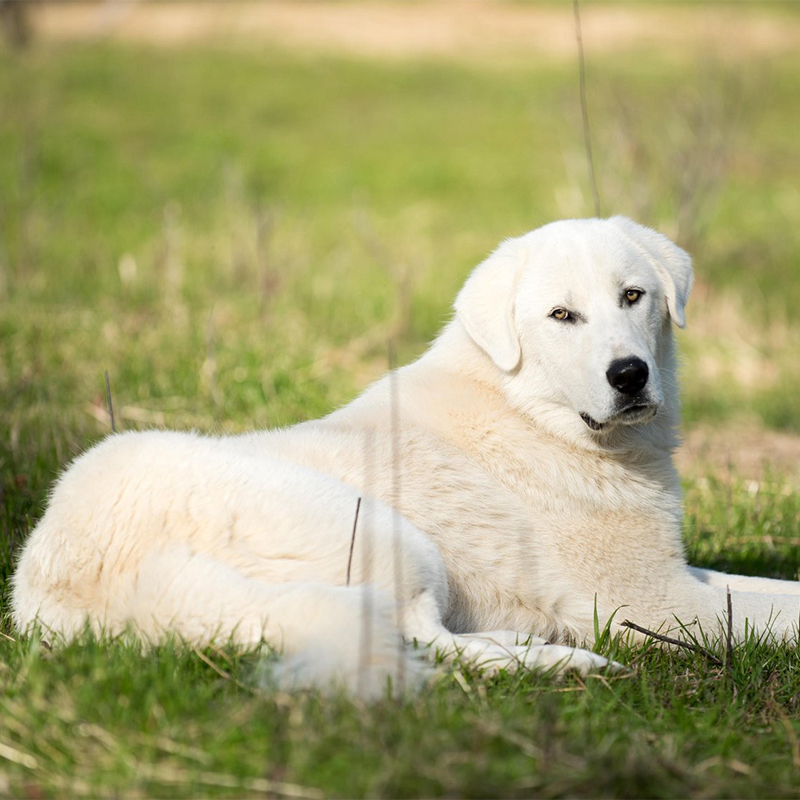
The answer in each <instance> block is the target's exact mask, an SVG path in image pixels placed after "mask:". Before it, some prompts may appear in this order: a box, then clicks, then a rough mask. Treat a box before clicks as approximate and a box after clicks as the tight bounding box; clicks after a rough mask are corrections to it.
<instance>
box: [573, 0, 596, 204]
mask: <svg viewBox="0 0 800 800" xmlns="http://www.w3.org/2000/svg"><path fill="white" fill-rule="evenodd" d="M572 9H573V11H574V13H575V38H576V39H577V42H578V75H579V81H580V98H581V117H582V118H583V141H584V145H585V146H586V161H587V162H588V165H589V178H590V179H591V182H592V195H593V197H594V213H595V216H597V217H599V216H600V193H599V192H598V191H597V179H596V177H595V173H594V157H593V156H592V134H591V131H590V130H589V109H588V107H587V105H586V62H585V60H584V57H583V36H582V35H581V12H580V8H579V7H578V0H573V2H572Z"/></svg>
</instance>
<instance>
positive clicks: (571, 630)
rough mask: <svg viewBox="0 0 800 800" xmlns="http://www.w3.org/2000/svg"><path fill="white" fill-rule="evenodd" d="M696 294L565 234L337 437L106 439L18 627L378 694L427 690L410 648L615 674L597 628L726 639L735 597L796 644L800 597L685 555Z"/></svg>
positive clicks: (483, 293) (682, 267)
mask: <svg viewBox="0 0 800 800" xmlns="http://www.w3.org/2000/svg"><path fill="white" fill-rule="evenodd" d="M691 283H692V270H691V262H690V259H689V257H688V256H687V254H686V253H684V252H683V251H682V250H681V249H679V248H678V247H676V246H675V245H674V244H672V243H671V242H670V241H669V240H668V239H666V238H665V237H664V236H662V235H660V234H658V233H656V232H654V231H652V230H649V229H646V228H643V227H641V226H639V225H637V224H635V223H633V222H631V221H630V220H628V219H625V218H622V217H614V218H612V219H609V220H596V219H590V220H569V221H565V222H556V223H553V224H551V225H547V226H545V227H543V228H541V229H539V230H536V231H533V232H532V233H529V234H527V235H525V236H522V237H520V238H518V239H512V240H509V241H506V242H504V243H503V244H502V245H501V246H500V247H499V248H498V249H497V250H496V251H495V252H494V253H493V254H492V255H491V256H490V257H489V258H488V259H487V260H486V261H485V262H483V263H482V264H481V265H480V266H478V267H477V269H476V270H475V271H474V273H473V274H472V275H471V276H470V278H469V280H468V281H467V282H466V285H465V286H464V288H463V289H462V291H461V293H460V294H459V295H458V298H457V299H456V303H455V310H456V314H455V317H454V319H453V320H452V321H451V322H450V323H449V324H448V325H447V326H446V327H445V328H444V330H443V331H442V333H441V335H440V336H439V338H438V339H437V340H436V341H435V342H434V344H433V345H432V346H431V348H430V349H429V350H428V351H427V353H425V355H423V356H422V357H421V358H420V359H419V360H418V361H416V362H415V363H413V364H411V365H409V366H406V367H403V368H402V369H399V370H396V371H395V372H393V373H390V374H389V375H388V376H386V377H385V378H383V380H381V381H379V382H377V383H376V384H374V385H373V386H371V387H370V388H369V389H368V390H367V391H366V392H365V393H364V394H363V395H362V396H361V397H359V398H358V399H357V400H355V401H353V402H352V403H351V404H350V405H348V406H346V407H344V408H342V409H340V410H339V411H336V412H334V413H333V414H331V415H330V416H328V417H325V418H324V419H321V420H318V421H313V422H307V423H304V424H302V425H297V426H295V427H292V428H289V429H285V430H275V431H267V432H262V433H255V434H251V435H246V436H238V437H226V438H206V437H203V436H198V435H196V434H191V433H169V432H163V431H151V432H146V433H126V434H122V435H114V436H110V437H109V438H108V439H106V440H105V441H104V442H102V443H101V444H99V445H98V446H97V447H95V448H93V449H92V450H90V451H89V452H88V453H86V454H85V455H83V456H81V457H80V458H78V459H77V460H76V461H75V463H74V464H72V466H71V467H70V468H69V470H68V471H67V472H66V474H65V475H64V476H63V477H62V478H61V480H60V481H59V483H58V485H57V486H56V488H55V491H54V492H53V495H52V498H51V500H50V505H49V508H48V509H47V512H46V514H45V515H44V517H43V519H42V520H41V522H40V523H39V525H38V526H37V527H36V529H35V530H34V532H33V533H32V535H31V537H30V539H29V540H28V542H27V544H26V545H25V547H24V550H23V552H22V556H21V559H20V562H19V566H18V569H17V572H16V575H15V578H14V584H13V613H14V618H15V621H16V623H17V625H18V626H20V627H21V628H24V627H26V626H28V625H29V624H31V623H33V622H35V621H38V623H40V624H41V625H42V626H45V627H46V628H48V629H50V630H52V631H54V632H56V633H58V634H61V635H63V636H66V637H70V636H73V635H75V634H76V633H78V632H80V631H81V630H82V629H83V628H84V626H85V625H86V624H87V622H88V623H89V624H90V625H91V626H92V627H94V628H96V629H103V630H107V631H111V632H117V631H120V630H123V629H125V628H126V627H128V626H132V627H133V628H134V629H136V630H137V631H138V632H139V634H140V635H141V636H143V637H144V638H146V639H156V638H158V637H159V636H160V635H162V634H163V633H164V632H166V631H174V632H177V633H178V634H180V635H181V636H183V637H185V638H186V639H187V640H189V641H191V642H195V643H204V642H208V641H210V640H212V639H214V638H217V639H219V640H223V641H224V640H226V639H229V638H231V637H232V638H233V639H235V640H237V641H240V642H243V643H256V642H259V641H260V640H261V639H262V638H263V639H266V641H268V642H269V643H271V644H274V645H275V646H276V647H278V648H280V649H282V651H283V653H284V655H285V659H284V662H283V666H282V668H281V669H282V676H283V680H284V681H285V682H288V683H290V684H292V685H296V686H309V685H316V686H331V685H343V686H345V687H346V688H349V689H350V690H352V691H358V692H361V693H363V694H367V695H374V694H376V693H379V692H381V691H383V690H384V688H385V685H386V682H387V676H394V678H395V682H397V681H404V682H405V683H406V684H410V683H414V682H416V681H417V680H418V679H419V676H420V668H419V662H418V660H417V658H416V656H415V655H414V654H413V652H412V651H411V649H410V648H407V647H404V645H403V644H402V640H403V639H405V641H406V642H411V641H413V640H416V641H417V642H418V643H419V644H421V645H425V644H428V643H433V644H434V646H435V647H436V648H437V649H438V650H439V651H440V652H441V653H443V654H444V656H445V657H446V658H452V657H454V656H456V655H459V656H460V657H461V658H463V659H467V660H470V661H472V662H474V663H475V664H477V665H479V666H483V667H484V668H488V669H497V668H519V667H523V668H555V669H557V670H561V669H575V670H578V671H581V672H586V671H588V670H591V669H596V668H600V667H602V666H604V665H605V664H606V661H605V660H604V659H603V658H601V657H600V656H598V655H596V654H593V653H591V652H589V651H587V650H581V649H577V648H575V647H573V646H572V645H574V644H576V643H581V642H583V641H588V642H591V640H592V636H593V632H594V615H595V610H596V613H597V615H598V616H599V618H600V621H601V624H602V622H603V621H605V620H606V619H609V618H610V617H611V616H612V615H613V614H614V613H615V611H617V610H618V609H620V607H624V611H622V612H620V613H619V615H618V619H619V620H621V619H623V618H625V617H627V618H630V619H631V620H634V621H635V622H637V623H639V624H640V625H643V626H646V627H648V628H660V627H663V626H664V625H665V624H666V625H670V624H674V621H675V619H676V618H677V619H679V620H682V621H683V622H684V623H688V622H691V621H692V620H698V621H699V622H700V623H701V624H702V626H703V629H704V630H705V631H706V632H709V633H714V632H717V631H719V625H720V624H721V622H722V619H723V615H724V612H725V608H726V587H727V586H729V587H730V589H731V590H732V597H733V609H734V615H733V616H734V619H733V623H734V631H735V633H736V634H737V635H739V636H741V635H742V634H743V632H744V630H745V625H746V624H747V625H748V626H749V627H750V628H753V627H754V628H756V629H766V628H767V626H771V630H772V632H773V633H774V635H776V636H777V637H781V638H785V637H788V636H792V635H794V632H795V631H796V627H797V622H798V615H800V584H798V583H794V582H788V581H774V580H767V579H760V578H745V577H738V576H733V575H722V574H719V573H714V572H710V571H707V570H700V569H693V568H691V567H689V566H687V564H686V561H685V558H684V550H683V545H682V542H681V520H682V513H681V498H680V488H679V482H678V477H677V475H676V473H675V470H674V468H673V465H672V461H671V453H672V450H673V448H674V447H675V446H676V426H677V424H678V399H677V387H676V379H675V356H674V352H673V341H672V333H671V322H674V323H675V324H677V325H679V326H683V324H684V305H685V303H686V300H687V297H688V294H689V290H690V288H691ZM359 498H362V499H363V502H362V503H361V506H360V513H359V516H358V520H357V523H356V525H355V535H354V536H353V529H354V519H355V515H356V507H357V504H358V499H359ZM351 544H353V545H354V551H353V553H352V557H351ZM348 576H349V585H348ZM746 621H747V622H746ZM401 637H402V638H401ZM548 642H557V643H561V644H548Z"/></svg>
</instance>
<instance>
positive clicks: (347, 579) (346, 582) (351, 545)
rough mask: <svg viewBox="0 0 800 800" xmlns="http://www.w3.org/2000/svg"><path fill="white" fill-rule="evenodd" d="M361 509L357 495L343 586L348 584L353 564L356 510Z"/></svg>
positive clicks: (356, 524) (356, 520) (356, 523)
mask: <svg viewBox="0 0 800 800" xmlns="http://www.w3.org/2000/svg"><path fill="white" fill-rule="evenodd" d="M360 510H361V498H360V497H359V498H358V500H357V502H356V516H355V519H354V520H353V535H352V536H351V537H350V555H349V556H348V557H347V578H346V580H345V584H344V585H345V586H349V585H350V567H351V566H352V565H353V548H354V547H355V544H356V528H357V527H358V512H359V511H360Z"/></svg>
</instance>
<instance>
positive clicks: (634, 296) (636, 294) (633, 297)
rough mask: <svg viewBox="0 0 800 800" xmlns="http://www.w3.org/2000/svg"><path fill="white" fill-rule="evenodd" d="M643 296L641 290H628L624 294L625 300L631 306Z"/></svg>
mask: <svg viewBox="0 0 800 800" xmlns="http://www.w3.org/2000/svg"><path fill="white" fill-rule="evenodd" d="M643 294H644V292H643V291H642V290H641V289H628V290H626V292H625V299H626V300H627V301H628V302H629V303H630V304H631V305H633V304H634V303H635V302H636V301H637V300H638V299H639V298H640V297H641V296H642V295H643Z"/></svg>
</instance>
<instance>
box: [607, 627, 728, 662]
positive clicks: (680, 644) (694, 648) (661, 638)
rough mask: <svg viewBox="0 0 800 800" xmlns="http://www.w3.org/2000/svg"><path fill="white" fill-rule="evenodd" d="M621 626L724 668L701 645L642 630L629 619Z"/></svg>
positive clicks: (645, 629)
mask: <svg viewBox="0 0 800 800" xmlns="http://www.w3.org/2000/svg"><path fill="white" fill-rule="evenodd" d="M621 624H622V627H623V628H630V629H631V630H634V631H638V632H639V633H643V634H644V635H645V636H650V637H652V638H653V639H658V641H660V642H666V643H667V644H674V645H675V646H676V647H683V648H685V649H686V650H691V651H692V652H693V653H700V655H703V656H705V657H706V658H707V659H708V660H709V661H710V662H711V663H712V664H713V665H714V666H715V667H721V666H723V663H722V662H721V661H720V660H719V659H718V658H717V657H716V656H715V655H714V654H713V653H712V652H710V651H709V650H706V649H705V647H700V645H697V644H692V643H691V642H684V641H683V639H673V638H672V637H671V636H665V635H664V634H663V633H656V632H655V631H650V630H648V629H647V628H642V627H641V626H640V625H637V624H636V623H635V622H631V621H630V620H627V619H626V620H625V622H623V623H621Z"/></svg>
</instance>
